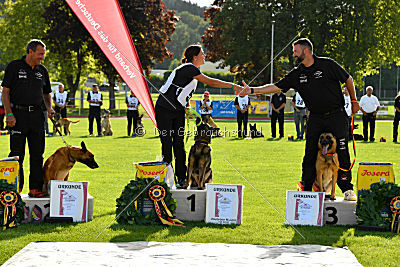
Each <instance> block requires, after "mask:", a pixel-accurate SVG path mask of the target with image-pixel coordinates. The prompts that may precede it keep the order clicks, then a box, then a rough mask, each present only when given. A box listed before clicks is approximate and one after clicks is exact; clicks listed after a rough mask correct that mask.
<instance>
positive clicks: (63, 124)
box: [53, 113, 80, 135]
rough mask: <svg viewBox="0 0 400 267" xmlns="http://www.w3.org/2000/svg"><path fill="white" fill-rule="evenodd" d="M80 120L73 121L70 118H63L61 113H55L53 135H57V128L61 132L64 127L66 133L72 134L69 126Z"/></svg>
mask: <svg viewBox="0 0 400 267" xmlns="http://www.w3.org/2000/svg"><path fill="white" fill-rule="evenodd" d="M78 122H80V120H77V121H71V120H70V119H68V118H61V114H60V113H56V114H54V123H53V135H56V132H57V128H58V130H59V131H60V133H61V132H62V128H64V133H65V134H66V135H71V131H70V130H69V126H70V125H71V123H78Z"/></svg>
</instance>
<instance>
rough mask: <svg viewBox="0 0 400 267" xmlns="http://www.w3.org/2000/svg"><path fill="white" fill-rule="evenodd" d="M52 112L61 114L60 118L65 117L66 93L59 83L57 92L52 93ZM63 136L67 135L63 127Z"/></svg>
mask: <svg viewBox="0 0 400 267" xmlns="http://www.w3.org/2000/svg"><path fill="white" fill-rule="evenodd" d="M53 100H54V104H55V106H54V111H55V112H57V113H60V114H61V118H66V117H67V103H68V93H67V92H65V91H64V85H63V84H62V83H60V84H59V85H58V92H55V93H54V96H53ZM64 134H65V135H67V134H68V133H67V129H66V126H65V125H64Z"/></svg>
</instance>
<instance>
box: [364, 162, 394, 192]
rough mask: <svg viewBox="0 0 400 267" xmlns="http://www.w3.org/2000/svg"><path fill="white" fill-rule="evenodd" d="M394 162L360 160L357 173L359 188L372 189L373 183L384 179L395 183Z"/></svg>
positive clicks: (386, 181)
mask: <svg viewBox="0 0 400 267" xmlns="http://www.w3.org/2000/svg"><path fill="white" fill-rule="evenodd" d="M394 180H395V179H394V171H393V164H392V163H376V162H360V166H359V167H358V175H357V190H358V192H359V191H360V190H362V189H371V185H372V184H374V183H379V182H381V181H384V182H385V183H394V182H395V181H394Z"/></svg>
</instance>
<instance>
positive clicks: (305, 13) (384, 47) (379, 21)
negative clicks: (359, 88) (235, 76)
mask: <svg viewBox="0 0 400 267" xmlns="http://www.w3.org/2000/svg"><path fill="white" fill-rule="evenodd" d="M395 2H396V1H395V0H340V1H338V0H302V1H298V0H291V1H287V0H275V1H267V0H260V1H257V0H256V1H249V2H247V1H244V0H215V1H214V5H215V6H214V7H211V8H209V9H207V10H206V12H205V18H206V19H207V20H208V21H209V22H210V26H209V27H208V28H207V30H206V32H205V34H204V36H203V42H204V44H205V47H206V48H207V49H208V50H209V53H208V55H207V56H208V58H209V59H211V60H212V61H217V60H219V59H223V60H224V64H226V65H230V66H236V68H232V69H233V70H236V71H241V75H242V76H244V77H246V78H247V79H251V78H252V77H254V74H255V73H258V72H259V71H260V70H261V69H262V67H263V66H265V65H266V64H265V63H267V62H270V60H271V58H270V56H269V54H270V50H271V47H270V39H271V37H270V32H271V22H272V20H274V21H275V40H274V46H275V51H276V52H275V53H274V54H275V55H276V54H277V53H278V51H280V50H281V48H283V47H285V46H286V45H287V44H288V42H290V41H291V40H292V38H293V37H295V36H296V34H297V33H299V32H300V31H302V37H309V38H310V39H311V41H313V43H314V48H315V49H314V51H315V52H316V54H317V55H323V56H329V57H332V58H334V59H335V60H336V61H338V62H339V63H340V64H341V65H343V66H344V67H345V68H346V69H347V70H348V71H349V72H350V74H351V75H352V76H353V78H355V80H356V84H357V85H360V84H361V83H362V77H363V75H364V71H365V72H366V73H371V72H374V66H376V64H377V61H378V60H379V61H380V63H379V64H390V63H391V62H393V61H394V60H397V59H398V57H399V53H398V47H399V45H400V43H399V42H400V40H399V38H398V36H399V34H400V32H399V31H400V26H399V25H400V24H399V22H400V12H399V11H400V7H399V5H397V4H396V3H395ZM272 15H274V16H272ZM240 25H243V27H240ZM239 43H240V44H239ZM257 44H258V45H257ZM281 56H283V57H288V58H291V46H290V45H289V47H288V48H286V49H285V50H284V51H282V55H281ZM262 59H265V62H262ZM292 64H293V63H292V60H291V61H290V65H292ZM275 73H276V72H275ZM284 73H285V72H281V73H276V74H277V76H276V77H275V80H276V79H277V78H279V76H281V75H283V74H284ZM257 82H258V83H261V82H268V80H267V79H266V77H265V75H264V77H263V74H261V75H260V79H259V80H257Z"/></svg>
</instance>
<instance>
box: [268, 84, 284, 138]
mask: <svg viewBox="0 0 400 267" xmlns="http://www.w3.org/2000/svg"><path fill="white" fill-rule="evenodd" d="M285 105H286V96H285V95H284V94H282V93H281V91H278V92H276V94H274V95H273V96H272V99H271V107H272V114H271V134H272V138H275V137H276V120H277V119H278V123H279V138H283V123H284V120H285V112H284V110H285Z"/></svg>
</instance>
